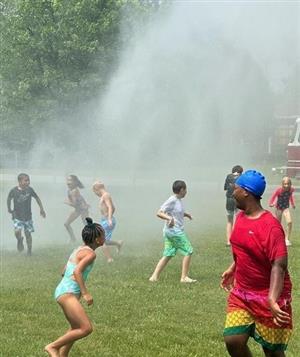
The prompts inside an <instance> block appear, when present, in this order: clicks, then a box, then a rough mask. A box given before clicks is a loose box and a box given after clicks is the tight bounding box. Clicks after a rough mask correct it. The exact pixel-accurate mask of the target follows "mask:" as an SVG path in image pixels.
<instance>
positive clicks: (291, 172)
mask: <svg viewBox="0 0 300 357" xmlns="http://www.w3.org/2000/svg"><path fill="white" fill-rule="evenodd" d="M273 171H274V172H276V171H279V172H281V173H284V172H286V174H287V176H289V177H294V178H297V179H300V118H297V119H296V123H295V135H294V137H293V138H292V141H291V142H290V143H289V144H288V146H287V166H282V167H277V168H273Z"/></svg>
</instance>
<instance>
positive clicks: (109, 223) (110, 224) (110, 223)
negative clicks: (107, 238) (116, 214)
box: [108, 219, 113, 228]
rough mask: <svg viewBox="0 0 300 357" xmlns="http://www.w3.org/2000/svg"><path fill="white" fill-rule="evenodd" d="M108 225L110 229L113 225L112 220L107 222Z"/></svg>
mask: <svg viewBox="0 0 300 357" xmlns="http://www.w3.org/2000/svg"><path fill="white" fill-rule="evenodd" d="M108 225H109V228H112V226H113V223H112V220H111V219H109V220H108Z"/></svg>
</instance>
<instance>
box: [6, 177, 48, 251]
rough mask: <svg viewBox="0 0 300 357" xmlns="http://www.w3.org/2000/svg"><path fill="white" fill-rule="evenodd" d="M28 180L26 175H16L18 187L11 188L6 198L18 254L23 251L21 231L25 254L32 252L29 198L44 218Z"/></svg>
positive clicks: (38, 201)
mask: <svg viewBox="0 0 300 357" xmlns="http://www.w3.org/2000/svg"><path fill="white" fill-rule="evenodd" d="M29 185H30V178H29V176H28V175H27V174H24V173H21V174H19V175H18V186H16V187H14V188H12V189H11V190H10V192H9V194H8V197H7V209H8V212H9V213H10V214H11V215H12V219H13V223H14V230H15V236H16V238H17V249H18V251H19V252H22V251H23V250H24V244H23V237H22V230H24V233H25V237H26V243H27V254H28V255H31V252H32V237H31V233H32V232H34V227H33V222H32V213H31V198H32V197H33V198H34V199H35V200H36V202H37V204H38V205H39V207H40V214H41V216H42V217H44V218H45V217H46V213H45V211H44V208H43V205H42V202H41V200H40V198H39V196H38V195H37V194H36V193H35V191H34V190H33V188H31V187H30V186H29ZM11 201H13V209H12V208H11Z"/></svg>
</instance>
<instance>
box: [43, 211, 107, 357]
mask: <svg viewBox="0 0 300 357" xmlns="http://www.w3.org/2000/svg"><path fill="white" fill-rule="evenodd" d="M86 222H87V225H86V226H85V227H84V228H83V230H82V240H83V242H84V245H83V246H80V247H79V248H77V249H75V250H74V251H73V253H72V254H71V256H70V258H69V260H68V262H67V265H66V266H65V269H64V272H63V278H62V280H61V282H60V283H59V284H58V286H57V288H56V290H55V299H56V301H57V302H58V304H59V305H60V306H61V308H62V309H63V312H64V314H65V316H66V318H67V320H68V321H69V323H70V325H71V328H70V329H69V330H68V331H67V332H66V333H65V334H64V335H63V336H61V337H59V338H58V339H57V340H56V341H54V342H51V343H50V344H49V345H47V346H46V347H45V351H46V352H47V353H48V354H49V356H51V357H67V356H68V355H69V351H70V349H71V348H72V346H73V344H74V342H75V341H77V340H79V339H80V338H83V337H85V336H87V335H89V334H90V333H91V332H92V324H91V321H90V320H89V318H88V316H87V314H86V313H85V311H84V309H83V307H82V305H81V304H80V301H79V300H80V297H81V296H82V298H83V299H84V300H85V301H86V303H87V304H88V305H91V304H92V303H93V297H92V296H91V295H90V294H89V293H88V291H87V288H86V286H85V281H86V279H87V277H88V275H89V273H90V271H91V270H92V267H93V264H94V261H95V259H96V253H95V250H96V249H97V248H98V247H101V246H102V245H103V244H104V242H105V232H104V229H103V228H102V226H101V225H100V224H97V223H93V221H92V219H91V218H86Z"/></svg>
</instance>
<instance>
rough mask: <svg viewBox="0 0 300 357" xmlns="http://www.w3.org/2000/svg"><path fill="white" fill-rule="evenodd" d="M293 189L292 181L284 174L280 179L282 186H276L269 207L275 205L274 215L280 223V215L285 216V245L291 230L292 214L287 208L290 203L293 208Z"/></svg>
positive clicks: (287, 242)
mask: <svg viewBox="0 0 300 357" xmlns="http://www.w3.org/2000/svg"><path fill="white" fill-rule="evenodd" d="M294 191H295V189H294V188H293V187H292V181H291V179H290V178H289V177H287V176H285V177H283V179H282V186H281V187H279V188H277V189H276V190H275V191H274V193H273V195H272V197H271V199H270V201H269V206H270V207H274V206H275V207H276V209H275V215H276V217H277V219H278V221H279V222H280V223H281V220H282V215H283V216H284V218H285V221H286V224H287V229H286V232H285V243H286V245H288V246H289V245H291V244H292V243H291V242H290V236H291V232H292V216H291V213H290V210H289V206H290V203H291V205H292V207H293V208H294V209H295V208H296V207H295V199H294Z"/></svg>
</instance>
